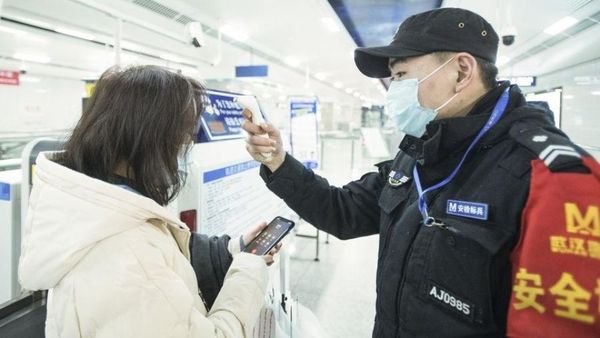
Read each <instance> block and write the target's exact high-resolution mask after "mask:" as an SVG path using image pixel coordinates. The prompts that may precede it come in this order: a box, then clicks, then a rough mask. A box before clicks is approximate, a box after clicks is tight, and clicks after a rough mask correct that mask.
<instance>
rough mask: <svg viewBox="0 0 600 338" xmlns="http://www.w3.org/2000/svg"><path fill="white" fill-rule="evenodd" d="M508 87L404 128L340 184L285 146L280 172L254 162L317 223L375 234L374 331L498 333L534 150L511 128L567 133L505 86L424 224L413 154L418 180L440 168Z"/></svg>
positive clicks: (434, 197) (435, 195)
mask: <svg viewBox="0 0 600 338" xmlns="http://www.w3.org/2000/svg"><path fill="white" fill-rule="evenodd" d="M508 86H509V83H499V84H498V86H497V87H496V88H495V89H492V90H490V91H489V92H488V93H487V94H486V95H484V97H482V98H481V99H480V100H479V102H478V103H477V104H476V105H475V106H474V108H473V109H472V111H471V112H470V113H469V114H468V115H467V116H465V117H457V118H448V119H440V120H435V121H433V122H431V123H429V124H428V125H427V133H426V135H425V136H424V137H422V138H415V137H411V136H407V137H405V138H404V139H403V141H402V142H401V144H400V151H399V152H398V154H397V156H396V158H395V159H394V160H393V161H388V162H384V163H380V164H378V169H379V170H378V172H373V173H368V174H366V175H364V176H363V177H362V178H360V179H359V180H357V181H354V182H351V183H349V184H347V185H345V186H343V187H341V188H338V187H333V186H330V185H329V184H328V182H327V180H325V179H324V178H322V177H319V176H318V175H315V174H314V173H313V172H312V171H311V170H308V169H305V168H304V167H303V166H302V164H301V163H300V162H298V161H297V160H295V159H294V158H293V157H291V156H289V155H287V157H286V159H285V162H284V163H283V165H282V166H281V167H280V168H279V169H278V170H277V171H276V172H275V173H271V172H270V171H269V170H268V169H267V168H266V167H264V166H263V167H261V176H262V177H263V179H264V180H265V182H266V183H267V186H268V188H269V189H270V190H271V191H273V192H274V193H275V194H277V195H278V196H279V197H281V198H282V199H283V200H284V201H285V202H286V203H287V204H288V205H289V206H290V207H291V208H292V209H293V210H294V211H296V212H297V213H298V214H299V215H300V216H301V217H302V218H303V219H305V220H306V221H308V222H309V223H311V224H313V225H314V226H315V227H317V228H319V229H321V230H324V231H326V232H328V233H330V234H332V235H334V236H336V237H338V238H340V239H350V238H355V237H360V236H368V235H373V234H379V235H380V244H379V258H378V269H377V302H376V303H377V305H376V307H377V309H376V310H377V315H376V318H375V327H374V331H373V337H413V336H418V337H495V336H503V335H504V333H505V330H506V317H507V310H508V302H509V298H510V292H511V281H510V280H511V265H510V253H511V250H512V249H513V247H514V246H515V244H516V242H517V240H518V238H519V229H520V222H521V213H522V210H523V207H524V204H525V202H526V200H527V196H528V190H529V180H530V168H531V160H532V159H534V158H536V157H537V154H535V153H534V152H533V151H531V150H530V149H529V148H528V147H526V146H524V145H523V144H522V143H521V142H519V141H518V136H519V134H520V133H523V132H529V133H531V132H532V130H533V132H534V133H535V132H536V131H539V132H540V133H546V134H550V135H552V137H554V138H558V139H562V140H563V141H564V142H567V143H569V141H568V138H566V136H565V135H564V134H563V133H562V132H561V131H560V130H558V129H556V128H555V127H554V125H553V124H552V122H551V119H550V118H549V116H551V114H552V113H551V112H549V111H547V110H544V109H543V105H539V104H528V103H526V102H525V99H524V97H523V95H522V94H521V91H520V89H519V88H518V87H517V86H511V87H510V99H509V102H508V106H507V108H506V111H505V114H504V115H503V117H502V118H501V119H500V121H499V122H498V123H497V124H496V125H495V126H494V127H493V128H492V129H491V130H490V131H489V132H488V133H487V134H486V136H484V137H483V138H482V139H481V140H480V142H479V143H478V144H477V145H476V147H475V148H474V150H473V151H472V152H471V154H470V156H469V157H468V158H467V159H466V161H465V163H464V164H463V166H462V169H461V170H460V171H459V172H458V174H457V175H456V177H455V178H454V179H453V180H452V181H451V183H450V184H448V185H446V186H444V187H442V188H440V189H439V190H435V191H433V192H431V193H430V194H428V195H427V202H428V206H429V214H430V216H432V217H435V218H436V219H437V220H439V221H440V222H443V223H444V225H443V226H431V227H426V226H424V225H423V223H422V216H421V214H420V212H419V209H418V206H417V199H418V194H417V190H416V188H415V184H414V179H413V173H412V170H413V167H414V166H415V165H417V168H418V171H419V174H420V177H421V182H422V185H423V187H424V188H426V187H429V186H431V185H433V184H435V183H438V182H440V181H441V180H443V179H444V178H446V177H447V176H448V175H449V174H450V173H451V172H452V170H453V169H454V168H455V167H456V166H457V164H458V162H459V161H460V158H461V157H462V155H463V154H464V152H465V150H466V149H467V147H468V146H469V144H470V143H471V142H472V140H473V139H474V137H475V135H476V134H477V133H478V132H479V130H480V129H481V128H482V126H483V125H484V124H485V123H486V121H487V120H488V118H489V117H490V115H491V112H492V109H493V107H494V106H495V104H496V102H497V100H498V99H499V97H500V95H501V94H502V92H503V91H504V90H505V89H506V88H507V87H508ZM357 269H360V267H357ZM348 278H352V276H348Z"/></svg>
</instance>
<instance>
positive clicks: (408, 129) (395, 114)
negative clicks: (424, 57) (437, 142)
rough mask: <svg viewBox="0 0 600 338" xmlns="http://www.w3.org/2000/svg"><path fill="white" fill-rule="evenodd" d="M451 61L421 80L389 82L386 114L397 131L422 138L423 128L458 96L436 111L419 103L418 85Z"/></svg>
mask: <svg viewBox="0 0 600 338" xmlns="http://www.w3.org/2000/svg"><path fill="white" fill-rule="evenodd" d="M452 59H454V57H452V58H450V59H449V60H448V61H446V62H444V64H442V65H441V66H439V67H438V68H436V69H434V70H433V71H432V72H431V73H429V75H427V76H425V77H424V78H423V79H421V80H417V79H406V80H401V81H392V82H391V84H390V87H389V89H388V93H387V102H386V112H387V115H388V117H389V118H390V119H391V121H392V122H393V124H394V126H395V127H396V128H398V130H400V131H403V132H404V133H406V134H408V135H412V136H415V137H421V136H423V134H424V133H425V126H427V124H428V123H429V122H431V121H433V119H435V117H436V116H437V114H438V111H439V110H440V109H442V108H444V107H445V106H446V105H447V104H448V103H450V101H452V99H454V98H455V97H456V95H458V93H456V94H454V96H452V97H451V98H450V99H448V100H447V101H446V102H445V103H444V104H442V105H441V106H439V107H438V108H436V109H431V108H425V107H423V106H421V104H420V103H419V84H420V83H422V82H423V81H425V80H427V79H428V78H430V77H431V76H432V75H433V74H435V73H437V72H438V71H439V70H440V69H442V68H443V67H444V66H445V65H447V64H448V63H450V61H452Z"/></svg>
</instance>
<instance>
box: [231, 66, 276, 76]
mask: <svg viewBox="0 0 600 338" xmlns="http://www.w3.org/2000/svg"><path fill="white" fill-rule="evenodd" d="M265 76H269V66H267V65H261V66H237V67H235V77H265Z"/></svg>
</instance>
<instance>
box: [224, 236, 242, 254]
mask: <svg viewBox="0 0 600 338" xmlns="http://www.w3.org/2000/svg"><path fill="white" fill-rule="evenodd" d="M240 238H242V236H240ZM240 243H241V241H240V240H236V239H235V238H232V239H230V240H229V243H228V244H227V250H228V251H229V253H230V254H231V256H235V255H237V254H239V253H240V252H242V248H241V246H240Z"/></svg>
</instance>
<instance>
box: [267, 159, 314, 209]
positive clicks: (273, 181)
mask: <svg viewBox="0 0 600 338" xmlns="http://www.w3.org/2000/svg"><path fill="white" fill-rule="evenodd" d="M310 173H311V172H310V171H309V170H308V169H306V168H305V167H304V165H303V164H302V163H300V161H298V160H297V159H295V158H294V157H293V156H291V155H290V154H286V155H285V160H284V161H283V164H281V167H279V169H277V171H275V172H274V173H272V172H271V170H269V168H267V167H266V166H265V165H261V166H260V176H261V177H262V179H263V181H265V183H266V184H267V188H269V190H271V191H272V192H273V193H275V195H277V196H278V197H279V198H282V199H288V198H290V197H291V196H293V195H294V194H295V193H296V192H297V191H298V188H299V187H298V184H301V183H302V181H304V179H303V176H305V175H308V174H310Z"/></svg>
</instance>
